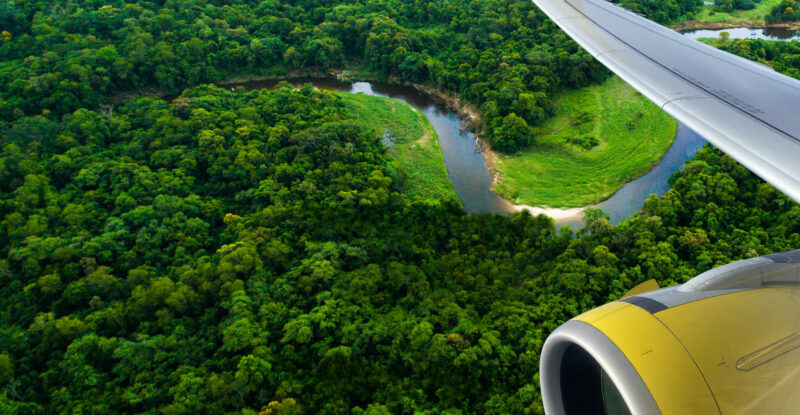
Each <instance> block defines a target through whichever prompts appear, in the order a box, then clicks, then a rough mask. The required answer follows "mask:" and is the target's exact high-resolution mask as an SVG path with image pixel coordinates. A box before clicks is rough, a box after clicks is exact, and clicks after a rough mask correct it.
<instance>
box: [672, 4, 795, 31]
mask: <svg viewBox="0 0 800 415" xmlns="http://www.w3.org/2000/svg"><path fill="white" fill-rule="evenodd" d="M780 2H781V0H761V2H759V3H757V4H756V7H755V8H754V9H751V10H734V11H732V12H730V13H725V12H717V11H714V5H704V6H703V8H702V9H701V10H700V11H699V12H697V13H695V14H694V15H693V16H688V17H687V19H686V21H683V22H679V23H678V24H677V25H675V26H676V27H681V26H682V25H690V26H699V25H698V23H718V24H723V23H724V24H725V25H726V26H738V25H741V26H745V27H762V26H764V25H765V22H764V16H766V15H768V14H769V11H770V9H772V8H773V7H775V6H777V5H778V4H780Z"/></svg>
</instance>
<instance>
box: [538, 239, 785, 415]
mask: <svg viewBox="0 0 800 415" xmlns="http://www.w3.org/2000/svg"><path fill="white" fill-rule="evenodd" d="M798 347H800V250H796V251H790V252H784V253H779V254H773V255H767V256H763V257H758V258H751V259H746V260H743V261H738V262H734V263H731V264H727V265H724V266H721V267H718V268H715V269H712V270H710V271H707V272H705V273H703V274H700V275H698V276H697V277H695V278H693V279H691V280H690V281H688V282H686V283H685V284H682V285H678V286H673V287H668V288H662V289H658V286H657V284H656V283H655V282H654V281H648V282H646V283H643V284H640V285H639V286H637V287H635V288H634V289H633V290H631V292H629V293H628V294H626V296H625V297H623V298H622V299H620V300H617V301H614V302H611V303H609V304H606V305H604V306H601V307H598V308H596V309H593V310H591V311H589V312H586V313H584V314H581V315H579V316H577V317H575V318H573V319H572V320H570V321H568V322H566V323H564V324H563V325H562V326H560V327H559V328H557V329H556V330H555V331H553V333H551V334H550V336H549V337H548V338H547V340H546V341H545V343H544V346H543V348H542V355H541V365H540V379H541V390H542V399H543V402H544V408H545V412H546V413H547V414H549V415H557V414H569V415H571V414H796V413H800V350H795V349H797V348H798Z"/></svg>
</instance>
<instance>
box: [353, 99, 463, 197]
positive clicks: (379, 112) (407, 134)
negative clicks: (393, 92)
mask: <svg viewBox="0 0 800 415" xmlns="http://www.w3.org/2000/svg"><path fill="white" fill-rule="evenodd" d="M338 95H339V96H340V97H341V98H342V100H344V102H345V106H346V107H347V109H348V111H350V117H351V119H353V120H355V121H356V122H359V123H363V124H364V125H366V126H368V127H369V128H372V129H373V130H375V131H377V132H378V133H387V134H388V135H389V136H391V141H392V144H391V145H390V146H389V155H390V156H391V157H392V159H393V161H394V165H395V166H396V167H397V168H398V169H399V170H400V171H402V172H403V173H404V174H405V176H406V178H407V184H408V188H407V189H406V192H407V193H408V194H410V195H413V196H419V197H421V198H423V199H426V200H441V199H451V200H457V201H459V203H460V199H459V198H458V195H457V194H456V191H455V189H454V188H453V183H452V182H451V181H450V178H449V177H448V175H447V167H446V166H445V164H444V155H443V154H442V149H441V147H439V138H438V136H437V135H436V131H435V130H434V129H433V126H431V124H430V122H429V121H428V119H427V118H426V117H425V116H424V115H422V113H420V112H419V111H417V110H416V109H414V108H413V107H411V106H410V105H407V104H405V103H403V102H400V101H397V100H394V99H389V98H383V97H376V96H371V95H364V94H348V93H338Z"/></svg>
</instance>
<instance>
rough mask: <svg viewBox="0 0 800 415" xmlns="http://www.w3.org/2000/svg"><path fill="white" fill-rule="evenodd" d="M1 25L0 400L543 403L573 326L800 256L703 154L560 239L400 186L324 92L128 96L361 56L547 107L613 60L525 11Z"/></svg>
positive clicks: (388, 11)
mask: <svg viewBox="0 0 800 415" xmlns="http://www.w3.org/2000/svg"><path fill="white" fill-rule="evenodd" d="M669 4H671V3H669ZM676 4H677V3H676ZM654 10H655V9H654ZM645 12H646V10H645ZM667 16H671V14H669V13H668V14H667ZM443 22H444V23H443ZM0 26H2V30H0V32H2V31H6V32H8V34H7V35H6V34H5V33H4V34H3V35H2V36H0V37H1V39H0V42H2V43H0V45H1V46H0V53H1V54H2V55H0V57H1V58H2V59H1V60H0V80H1V81H2V82H0V100H1V101H0V108H2V109H1V110H0V118H1V119H2V120H1V121H0V148H1V149H2V152H1V153H0V385H2V393H0V413H4V414H6V413H8V414H49V413H81V414H106V413H109V414H115V413H164V414H184V413H186V414H188V413H209V414H215V413H230V414H264V415H266V414H270V415H277V414H281V415H286V414H301V413H310V414H312V413H326V414H387V413H415V412H419V413H428V414H466V413H487V414H506V413H531V414H538V413H541V412H542V408H541V398H540V395H539V390H538V364H539V361H538V359H539V351H540V348H541V345H542V342H543V341H544V338H545V337H546V336H547V334H548V333H549V332H550V331H551V330H553V329H554V328H555V327H557V326H558V325H559V324H560V323H561V322H563V321H564V320H566V319H568V318H570V317H572V316H574V315H576V314H578V313H579V312H581V311H583V310H587V309H589V308H592V307H594V306H596V305H599V304H602V303H604V302H606V301H608V300H611V299H615V298H618V297H619V296H620V295H622V294H623V293H624V292H625V291H626V290H627V289H629V288H630V287H632V286H633V285H635V284H637V283H639V282H642V281H644V280H646V279H649V278H655V279H656V280H658V281H659V283H661V284H662V285H667V284H674V283H679V282H682V281H685V280H686V279H688V278H691V277H693V276H694V275H696V274H697V273H699V272H702V271H705V270H707V269H710V268H711V267H713V266H717V265H721V264H724V263H727V262H729V261H732V260H735V259H740V258H745V257H751V256H755V255H762V254H767V253H771V252H776V251H782V250H787V249H791V248H797V247H798V245H800V208H798V206H797V205H796V204H795V203H794V202H792V201H790V200H789V199H788V198H787V197H785V196H784V195H782V194H781V193H780V192H778V191H777V190H775V189H774V188H773V187H772V186H770V185H768V184H765V183H764V182H762V181H761V180H759V179H758V178H756V177H755V176H754V175H752V174H751V173H749V172H748V171H747V170H746V169H744V168H743V167H741V166H740V165H738V164H737V163H736V162H734V161H733V160H732V159H730V158H729V157H727V156H724V155H722V154H721V153H720V152H718V151H716V150H713V149H711V148H706V149H704V150H702V151H701V152H700V153H698V155H697V156H696V157H695V159H694V161H692V162H690V163H689V164H688V165H687V166H686V168H685V169H684V170H683V171H681V172H680V173H677V174H676V175H674V176H673V178H672V179H671V185H672V188H671V190H670V191H669V192H667V194H665V195H664V196H663V197H661V198H655V197H653V198H651V199H649V200H648V201H647V202H646V203H645V206H644V208H643V209H642V210H641V211H640V212H639V213H638V214H637V215H636V216H634V217H632V218H630V219H628V220H626V221H624V222H622V223H621V224H619V225H617V226H614V227H612V226H611V225H610V224H609V223H608V220H607V219H606V217H605V215H604V214H603V213H602V212H599V211H596V210H592V211H589V213H588V214H587V219H586V225H587V226H586V228H585V229H583V230H580V231H578V232H577V233H574V232H573V231H571V230H569V229H563V230H561V231H557V230H556V229H555V227H554V226H553V223H552V221H551V220H550V219H548V218H546V217H544V216H540V217H531V216H530V215H528V214H525V213H520V214H514V215H511V216H502V215H497V214H495V215H488V214H487V215H466V214H465V213H464V212H463V210H462V208H461V207H460V206H459V205H457V204H455V203H451V202H447V201H443V202H440V203H430V200H427V199H424V198H422V197H420V196H417V195H413V194H409V193H408V192H407V191H406V189H407V188H408V186H407V180H408V179H407V177H406V176H405V175H403V174H402V173H401V172H400V171H398V169H397V168H395V166H393V164H392V163H391V161H390V157H389V155H388V154H387V150H386V148H385V146H384V145H383V143H382V142H381V133H382V132H381V131H375V130H374V129H368V128H364V127H363V125H362V124H360V123H357V122H354V121H353V119H352V118H353V117H352V116H350V115H349V113H348V107H347V105H346V103H345V102H344V100H343V99H342V98H341V97H339V96H337V95H335V94H332V93H328V92H324V91H318V90H314V89H312V88H310V87H306V88H302V89H299V90H295V89H293V88H291V87H290V86H288V85H284V86H283V87H279V88H278V89H276V90H274V91H254V92H250V93H234V92H230V91H227V90H223V89H219V88H216V87H213V86H205V85H199V86H195V87H192V88H190V89H187V90H185V91H183V92H182V93H180V95H179V96H178V97H177V98H175V99H170V100H163V99H159V98H148V97H138V98H134V99H131V100H120V99H119V97H118V96H117V95H118V94H120V93H131V92H133V93H136V92H137V91H139V90H142V91H148V90H150V89H151V88H152V89H153V90H156V89H157V90H161V91H164V92H172V91H176V90H180V89H181V88H182V86H184V85H193V84H196V83H202V82H207V81H213V80H218V79H222V78H225V77H227V76H231V75H237V74H238V75H241V74H242V73H243V72H247V71H249V72H253V73H261V74H264V73H272V74H280V73H284V74H286V73H288V72H289V71H294V70H297V69H300V68H303V67H306V66H317V67H320V68H324V67H326V63H329V64H327V67H333V66H335V65H348V64H350V63H353V62H359V63H360V64H361V65H363V66H364V67H366V68H368V69H369V70H370V71H373V73H375V74H377V75H380V76H384V77H390V76H391V77H394V79H398V80H412V81H415V82H425V83H431V84H433V85H435V86H437V87H439V88H441V89H448V90H452V91H455V92H457V93H459V94H462V95H463V96H464V97H466V98H467V99H469V100H471V101H473V102H475V103H476V104H478V105H480V108H481V110H482V111H483V112H484V121H485V122H487V123H493V122H499V123H501V124H502V120H503V118H504V117H507V115H508V116H510V114H511V113H516V112H517V111H518V108H522V107H518V106H519V105H523V107H525V105H528V107H526V108H536V109H541V114H542V115H536V114H538V113H539V111H535V112H534V113H522V112H521V111H520V113H522V114H524V117H526V118H525V119H527V120H528V121H526V122H531V123H534V122H536V120H537V119H539V118H538V117H544V116H546V114H547V105H548V104H547V103H548V102H549V97H550V96H551V95H552V94H553V93H554V92H555V91H559V90H560V89H563V88H565V87H569V86H580V85H584V84H585V83H587V82H589V81H591V80H593V79H602V78H603V77H605V71H604V70H601V69H600V67H599V66H598V64H596V63H593V62H592V61H591V59H590V58H589V56H588V55H587V54H585V53H584V52H581V51H579V50H578V48H577V46H575V45H574V44H573V43H572V42H570V41H568V40H567V39H566V38H565V37H564V35H563V34H560V33H559V32H557V31H556V30H555V29H554V26H553V25H552V23H550V22H549V21H548V20H547V19H546V18H544V17H543V15H542V14H541V13H540V12H538V11H537V10H536V9H535V8H534V7H533V6H531V5H530V2H528V1H508V2H488V1H487V2H477V1H476V2H472V3H467V2H461V1H452V2H421V1H420V2H415V3H410V2H409V3H404V2H351V3H346V4H340V3H339V2H315V1H305V2H296V3H292V4H288V3H281V2H277V1H273V2H260V3H249V2H225V3H224V4H223V3H222V2H202V1H184V2H175V1H165V2H144V1H140V2H128V3H126V2H121V1H117V2H92V1H81V2H71V3H65V4H61V3H55V2H53V3H47V2H11V1H9V2H5V3H3V4H1V5H0ZM195 39H196V40H195ZM732 45H733V46H730V47H731V48H733V50H734V51H735V52H737V53H740V54H745V55H748V54H750V55H752V56H751V57H760V56H762V54H763V57H762V59H764V60H767V61H769V62H770V63H771V64H772V63H775V62H778V61H780V62H782V63H780V64H781V65H785V67H782V68H781V69H780V70H782V71H784V72H788V73H791V74H794V75H796V72H794V71H796V70H797V68H798V66H799V65H800V61H795V60H794V59H793V58H792V57H793V56H795V55H796V54H795V53H794V52H795V51H794V49H791V48H792V47H791V46H775V44H773V43H769V44H760V43H756V42H744V43H739V42H737V43H733V44H732ZM736 45H744V46H736ZM759 45H761V46H759ZM723 47H729V46H723ZM783 48H785V49H783ZM409 56H416V57H411V58H409ZM415 59H416V60H415ZM407 60H408V62H409V63H407V64H406V65H403V63H405V62H406V61H407ZM414 62H417V63H419V62H422V63H419V65H417V64H416V63H414ZM262 68H266V69H263V71H262ZM353 68H355V66H353ZM412 68H418V69H419V70H420V72H415V71H416V69H413V70H412ZM269 71H272V72H269ZM415 76H418V77H419V78H415ZM515 79H516V80H515ZM506 89H507V90H506ZM528 94H531V95H532V98H530V99H529V98H524V99H523V98H522V97H523V96H525V95H528ZM537 94H543V95H537ZM520 100H522V101H525V102H524V103H522V104H521V103H520V102H519V101H520ZM120 101H121V102H120ZM114 102H118V103H117V104H116V105H111V103H114ZM532 103H533V104H532ZM529 104H532V105H533V106H530V105H529ZM492 111H495V112H492ZM520 117H521V116H515V118H520ZM498 120H500V121H498ZM500 130H501V131H502V129H500Z"/></svg>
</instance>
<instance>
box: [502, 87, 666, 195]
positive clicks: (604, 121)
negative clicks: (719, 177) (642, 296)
mask: <svg viewBox="0 0 800 415" xmlns="http://www.w3.org/2000/svg"><path fill="white" fill-rule="evenodd" d="M555 104H556V107H557V108H558V110H557V113H556V115H555V116H554V117H552V118H551V119H550V120H548V121H547V122H545V123H544V124H543V125H541V126H540V127H538V128H537V129H536V131H535V133H536V144H535V145H533V146H532V147H531V148H529V149H527V150H525V151H522V152H520V153H519V154H516V155H512V156H499V157H498V159H497V161H496V165H495V168H496V169H497V170H498V172H499V173H501V175H502V179H501V180H500V181H498V182H496V183H495V189H494V191H495V192H497V193H499V194H501V195H502V196H503V197H505V198H507V199H508V200H511V201H512V202H514V203H516V204H525V205H531V206H549V207H578V206H586V205H590V204H593V203H597V202H600V201H602V200H603V199H606V198H608V197H610V196H611V195H612V194H614V192H616V191H617V190H618V189H619V188H620V187H622V185H623V184H625V183H626V182H628V181H630V180H633V179H634V178H636V177H639V176H641V175H643V174H645V173H647V172H648V171H649V170H650V169H651V168H652V167H653V166H654V165H655V164H656V163H658V161H659V160H661V158H662V157H663V155H664V153H665V152H666V151H667V150H668V149H669V147H670V146H671V145H672V141H673V140H674V138H675V134H676V132H677V129H678V123H677V122H676V121H675V120H674V119H672V118H671V117H670V116H669V115H667V114H666V113H664V112H663V111H661V109H659V108H658V107H657V106H656V105H655V104H653V103H652V102H650V101H649V100H647V98H645V97H643V96H642V95H641V94H639V93H638V92H636V91H635V90H634V89H633V88H631V87H630V86H628V85H627V84H626V83H625V82H624V81H622V80H621V79H619V78H618V77H616V76H615V77H612V78H611V79H609V80H608V81H606V82H605V83H603V84H601V85H595V86H590V87H587V88H582V89H579V90H574V91H569V92H567V93H565V94H564V95H562V96H561V97H560V98H559V99H558V100H557V101H556V103H555ZM592 141H596V142H597V144H596V145H595V146H594V147H590V148H588V146H589V145H590V144H591V142H592ZM587 142H590V144H586V143H587ZM584 146H586V147H584Z"/></svg>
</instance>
